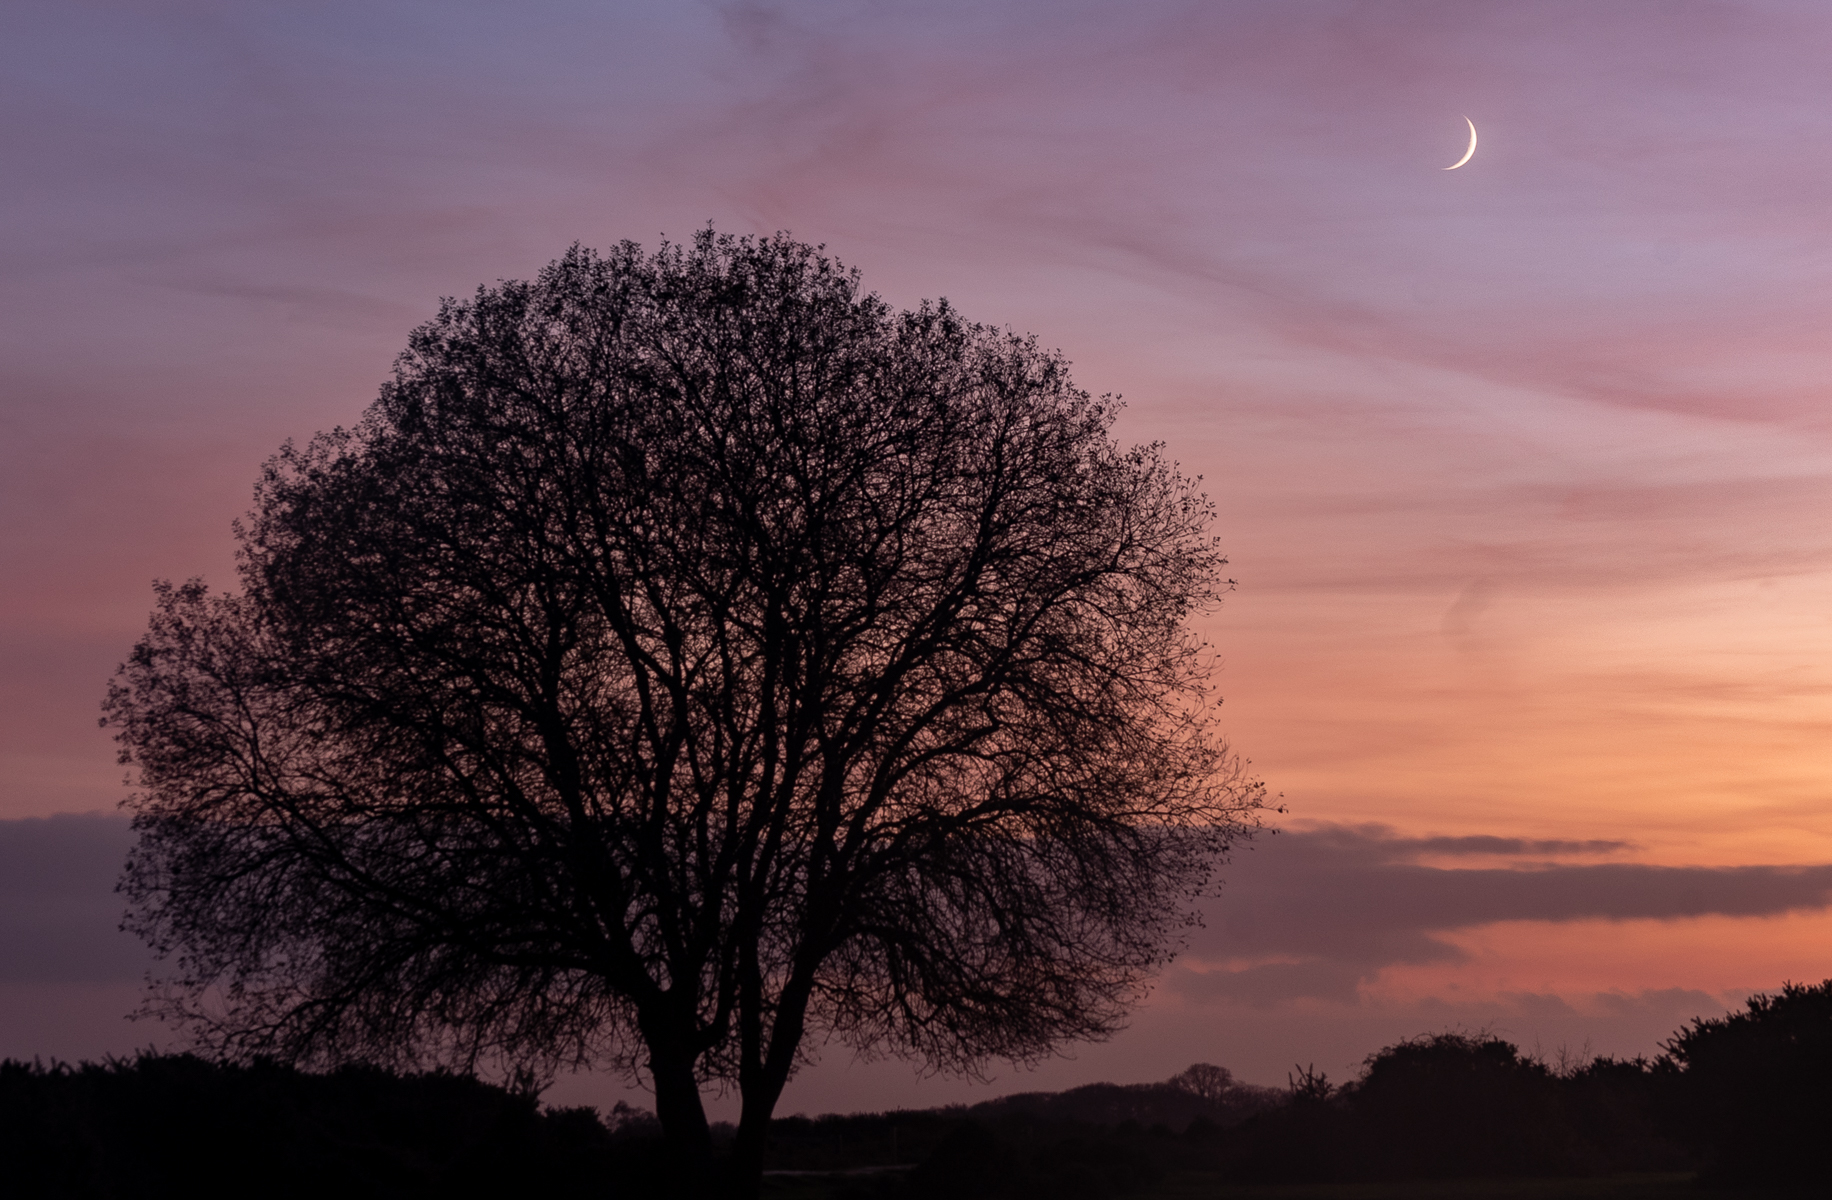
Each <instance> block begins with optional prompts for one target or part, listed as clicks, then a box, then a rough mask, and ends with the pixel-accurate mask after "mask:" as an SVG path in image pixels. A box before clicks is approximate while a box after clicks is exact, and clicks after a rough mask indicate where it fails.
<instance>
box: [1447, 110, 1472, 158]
mask: <svg viewBox="0 0 1832 1200" xmlns="http://www.w3.org/2000/svg"><path fill="white" fill-rule="evenodd" d="M1463 119H1464V120H1465V121H1469V149H1467V150H1465V151H1464V152H1463V157H1462V158H1459V159H1458V160H1457V161H1456V162H1454V163H1451V164H1450V165H1449V166H1448V167H1445V168H1444V169H1445V170H1446V171H1454V170H1456V169H1457V168H1458V167H1460V166H1462V165H1463V164H1464V163H1466V162H1468V161H1469V160H1470V156H1471V155H1473V154H1475V153H1476V123H1475V122H1474V121H1470V120H1469V118H1468V117H1464V118H1463Z"/></svg>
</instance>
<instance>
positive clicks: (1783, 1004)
mask: <svg viewBox="0 0 1832 1200" xmlns="http://www.w3.org/2000/svg"><path fill="white" fill-rule="evenodd" d="M1666 1049H1667V1053H1668V1054H1669V1055H1671V1056H1672V1058H1673V1060H1674V1061H1675V1062H1677V1063H1678V1064H1679V1065H1680V1066H1681V1067H1682V1068H1683V1069H1684V1070H1683V1074H1682V1075H1681V1077H1680V1085H1681V1086H1680V1088H1679V1111H1678V1113H1677V1114H1676V1116H1677V1121H1676V1124H1677V1126H1678V1128H1679V1129H1680V1131H1681V1132H1682V1133H1684V1134H1685V1135H1687V1136H1689V1137H1691V1138H1694V1139H1696V1140H1697V1141H1698V1142H1700V1143H1701V1144H1703V1145H1705V1146H1707V1147H1708V1148H1709V1157H1708V1159H1707V1164H1706V1170H1705V1172H1704V1175H1705V1178H1706V1179H1707V1180H1708V1181H1710V1182H1713V1183H1718V1184H1741V1183H1757V1184H1791V1185H1800V1186H1806V1185H1813V1184H1820V1185H1823V1184H1825V1183H1828V1182H1832V1156H1828V1154H1827V1151H1826V1143H1827V1130H1828V1129H1832V979H1828V980H1826V981H1825V982H1824V983H1820V984H1816V985H1812V986H1807V985H1803V984H1797V983H1788V984H1784V985H1782V988H1781V991H1780V992H1779V993H1778V994H1776V995H1757V996H1751V997H1750V998H1749V1000H1748V1002H1747V1003H1746V1005H1745V1007H1744V1011H1743V1012H1739V1013H1730V1014H1728V1015H1726V1016H1723V1017H1715V1018H1711V1019H1709V1020H1707V1019H1705V1018H1702V1017H1701V1018H1695V1019H1694V1020H1693V1022H1692V1024H1691V1025H1690V1027H1688V1028H1686V1029H1682V1030H1680V1031H1679V1032H1678V1033H1676V1034H1674V1035H1673V1038H1672V1039H1671V1040H1670V1041H1668V1042H1667V1043H1666Z"/></svg>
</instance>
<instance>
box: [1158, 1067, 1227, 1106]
mask: <svg viewBox="0 0 1832 1200" xmlns="http://www.w3.org/2000/svg"><path fill="white" fill-rule="evenodd" d="M1169 1083H1170V1085H1171V1086H1172V1087H1174V1088H1180V1089H1182V1090H1183V1091H1186V1092H1188V1093H1189V1094H1190V1095H1192V1096H1200V1097H1201V1098H1202V1099H1204V1100H1207V1101H1208V1102H1209V1103H1211V1104H1221V1103H1224V1102H1225V1101H1226V1100H1227V1099H1228V1096H1229V1094H1230V1093H1231V1092H1233V1091H1234V1090H1235V1088H1236V1087H1237V1086H1238V1085H1237V1084H1236V1083H1235V1082H1234V1072H1232V1071H1230V1070H1228V1069H1227V1068H1226V1067H1218V1066H1216V1065H1215V1064H1214V1063H1191V1064H1190V1066H1189V1069H1187V1070H1185V1071H1180V1072H1178V1073H1177V1074H1175V1075H1172V1076H1171V1077H1170V1079H1169Z"/></svg>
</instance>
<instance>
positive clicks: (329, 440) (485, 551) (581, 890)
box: [106, 231, 1262, 1192]
mask: <svg viewBox="0 0 1832 1200" xmlns="http://www.w3.org/2000/svg"><path fill="white" fill-rule="evenodd" d="M1113 415H1114V409H1113V406H1112V405H1111V404H1110V403H1109V402H1108V401H1105V400H1096V399H1093V398H1091V397H1089V396H1088V395H1087V394H1086V393H1084V392H1080V391H1078V390H1076V389H1075V388H1074V387H1073V386H1072V385H1071V383H1070V381H1069V378H1068V375H1067V372H1066V368H1065V363H1064V362H1063V360H1062V359H1061V358H1060V357H1059V356H1057V355H1055V354H1052V353H1048V352H1045V351H1042V350H1040V349H1039V348H1038V346H1037V345H1036V343H1035V341H1034V340H1032V339H1027V338H1021V337H1016V336H1013V335H1011V334H1009V333H1003V332H999V331H996V330H993V329H989V328H986V327H982V326H976V325H972V324H969V323H966V322H964V321H962V320H961V319H960V318H959V317H958V316H957V315H956V314H955V312H954V311H952V310H951V309H950V308H949V307H948V306H947V305H946V304H945V303H943V304H938V305H929V304H925V305H924V306H922V307H921V308H919V309H917V310H916V311H914V312H904V313H895V312H893V311H891V310H890V309H889V308H888V307H887V306H886V305H885V304H884V303H883V302H881V301H880V300H879V299H878V298H877V297H876V296H872V295H861V294H860V291H859V284H858V277H857V274H856V272H849V271H846V270H844V269H842V268H841V267H840V266H839V265H838V264H836V263H835V262H833V261H832V260H830V259H828V258H826V257H825V256H823V255H822V254H821V253H819V252H818V251H817V250H816V249H814V248H811V247H808V246H805V245H801V244H798V243H796V242H794V241H792V240H790V239H788V238H786V237H782V236H777V237H773V238H764V239H757V240H753V239H734V238H730V237H715V236H713V235H712V233H711V232H710V231H708V232H706V233H703V234H701V235H700V236H698V237H697V238H696V239H695V240H694V242H693V244H692V245H691V246H687V247H679V246H664V247H663V248H662V249H661V250H660V251H658V252H656V253H655V254H652V255H650V254H645V252H644V251H642V250H641V248H640V247H638V246H636V245H634V244H631V243H625V244H623V245H622V246H620V247H619V248H618V249H617V250H615V251H614V252H612V253H611V254H609V255H608V256H602V257H601V256H598V255H595V254H593V253H591V252H589V251H585V250H580V249H574V250H573V251H572V252H571V253H569V254H568V255H567V256H566V257H564V258H563V259H561V260H560V261H558V262H556V263H554V264H552V265H550V266H549V267H548V268H547V269H546V270H544V271H543V272H542V273H541V274H540V276H539V277H538V278H537V279H536V280H535V281H534V282H507V283H503V284H501V285H500V286H497V287H495V288H487V289H480V290H479V291H478V292H477V294H476V295H475V296H474V297H473V298H472V299H471V300H469V301H466V302H457V301H447V302H445V303H444V304H443V306H442V307H441V310H440V312H439V315H438V316H437V318H436V319H434V320H433V321H432V322H431V323H429V324H427V325H426V326H424V327H422V328H420V329H419V330H417V331H416V332H415V333H414V334H413V335H412V338H411V340H410V342H409V347H408V349H407V351H406V353H405V354H403V355H402V357H401V358H400V360H399V361H398V363H397V365H396V370H395V374H394V377H393V379H392V381H391V382H390V383H388V384H387V385H386V386H385V387H384V388H383V390H382V393H381V396H380V399H379V400H378V401H377V402H376V403H375V405H374V406H372V408H371V409H370V410H369V412H368V413H367V414H366V415H365V417H364V419H363V420H362V422H361V423H360V424H359V425H358V426H357V427H356V428H355V429H354V430H348V431H346V430H338V431H335V432H332V433H330V434H323V435H320V436H319V437H317V438H316V439H314V440H313V441H312V443H311V444H310V445H309V446H308V447H306V448H304V449H299V448H295V447H292V446H288V447H287V448H286V449H284V450H283V451H282V452H281V453H280V454H279V455H278V456H277V457H276V458H274V459H273V460H272V461H271V462H270V463H269V464H268V466H267V468H266V470H265V473H264V475H263V478H262V480H261V483H260V485H259V488H258V490H257V495H256V504H255V508H254V510H253V511H252V513H251V514H250V516H249V517H248V518H247V519H246V521H245V522H243V523H242V524H240V525H239V526H238V527H237V535H238V538H239V540H240V545H241V550H240V585H241V586H240V591H239V592H238V593H236V594H230V595H215V596H212V595H210V594H208V593H207V592H206V590H205V588H204V586H203V585H202V584H201V583H199V582H195V581H194V582H192V583H189V584H186V585H183V586H176V587H175V586H171V585H163V586H162V587H161V588H160V591H159V601H160V602H159V607H158V609H157V611H156V613H155V615H154V617H153V620H152V623H151V628H150V631H149V632H148V634H147V635H146V637H145V638H144V639H143V640H142V641H141V642H140V644H139V645H138V646H137V647H136V649H135V651H134V653H133V655H132V657H131V659H130V660H129V661H128V662H127V663H126V664H125V665H124V666H123V668H122V671H121V674H120V676H119V677H118V678H117V681H116V683H115V685H114V686H113V688H112V689H111V692H110V696H109V699H108V701H107V704H106V712H107V714H108V715H107V718H106V719H107V720H109V721H111V722H112V723H114V724H115V725H116V726H117V727H118V729H119V739H120V742H121V744H122V746H123V758H124V760H125V761H128V762H131V763H132V764H134V765H136V766H137V767H138V770H139V788H140V790H139V791H138V793H137V794H136V795H135V797H134V798H133V799H132V800H131V801H130V804H131V806H132V807H133V808H134V810H135V812H136V817H135V826H136V828H137V830H138V833H139V844H138V849H137V851H136V853H135V856H134V859H133V861H132V863H131V865H130V867H129V870H128V872H127V875H126V877H125V882H124V888H125V890H126V892H127V894H128V896H129V898H130V901H131V903H132V906H133V907H132V910H131V912H130V927H132V928H134V929H136V930H137V931H139V932H140V933H141V934H142V935H143V936H145V937H146V938H148V939H149V940H150V941H151V942H152V944H153V945H154V946H155V947H157V948H158V949H160V950H161V951H164V952H166V953H168V954H169V955H172V956H174V958H175V962H176V969H175V971H174V973H173V975H172V977H171V978H170V979H169V980H167V981H166V984H165V987H164V990H163V991H162V992H161V993H159V994H158V996H157V997H156V998H155V1001H154V1004H155V1006H156V1007H158V1008H159V1011H162V1012H164V1013H165V1014H166V1015H168V1016H170V1017H172V1018H175V1019H182V1020H185V1021H188V1022H189V1023H190V1026H191V1028H192V1030H193V1033H194V1034H195V1036H196V1037H197V1038H198V1040H199V1041H200V1043H201V1044H203V1045H205V1046H207V1047H209V1048H211V1049H213V1050H214V1051H215V1052H217V1053H220V1054H223V1055H227V1056H230V1057H232V1058H244V1059H245V1058H248V1057H250V1056H255V1055H276V1056H280V1057H283V1058H285V1059H288V1060H290V1061H296V1062H304V1063H312V1062H338V1061H346V1060H366V1061H379V1062H383V1063H390V1064H399V1065H412V1064H422V1063H427V1062H443V1063H452V1064H457V1065H459V1066H463V1067H475V1066H477V1065H478V1064H479V1063H481V1062H484V1061H487V1060H498V1061H500V1062H502V1063H504V1064H507V1065H508V1066H510V1067H514V1068H520V1069H524V1070H533V1071H537V1072H541V1071H551V1070H553V1069H556V1068H557V1067H560V1066H565V1065H580V1064H588V1063H598V1064H610V1065H613V1066H620V1067H622V1068H624V1069H626V1070H630V1071H639V1072H644V1073H646V1075H647V1077H648V1080H649V1081H650V1083H651V1084H652V1086H653V1088H654V1092H655V1097H656V1110H657V1114H658V1116H659V1117H660V1119H661V1121H662V1124H663V1127H664V1129H665V1131H666V1134H667V1137H668V1138H669V1140H670V1141H671V1142H672V1143H673V1144H674V1145H675V1146H676V1147H677V1148H678V1149H679V1150H680V1151H681V1152H682V1153H683V1154H685V1155H687V1156H688V1157H690V1158H698V1159H700V1160H704V1159H705V1157H706V1156H707V1154H708V1153H709V1148H710V1143H709V1140H708V1130H707V1123H706V1117H705V1114H704V1110H703V1108H702V1105H701V1099H700V1090H699V1089H700V1087H701V1085H702V1084H704V1083H707V1082H716V1083H718V1084H721V1085H735V1086H736V1088H737V1090H738V1091H739V1093H740V1095H741V1097H742V1103H743V1107H742V1117H741V1120H740V1123H739V1127H738V1133H737V1138H736V1142H735V1144H734V1149H733V1151H732V1155H731V1159H730V1164H729V1167H728V1169H729V1173H730V1180H731V1186H732V1187H733V1188H734V1189H735V1190H737V1191H740V1192H743V1191H748V1190H754V1189H755V1187H756V1182H757V1178H758V1176H757V1173H758V1171H760V1169H761V1154H762V1149H763V1144H764V1136H765V1132H766V1130H767V1124H768V1119H769V1115H770V1113H771V1111H772V1109H773V1107H774V1105H775V1103H776V1101H777V1098H778V1097H779V1095H780V1094H781V1091H782V1088H783V1086H784V1084H785V1082H786V1081H787V1080H788V1079H789V1077H790V1075H791V1074H792V1072H793V1071H794V1069H795V1068H796V1066H797V1065H798V1063H799V1062H800V1061H801V1059H802V1056H803V1055H804V1054H805V1052H806V1051H805V1047H806V1046H808V1045H809V1044H810V1039H816V1040H821V1039H827V1038H837V1039H839V1040H841V1041H842V1042H845V1043H849V1044H851V1045H853V1046H856V1047H860V1048H864V1049H868V1050H872V1051H876V1052H888V1053H894V1054H900V1055H909V1056H914V1057H918V1058H920V1059H922V1060H924V1061H925V1062H927V1063H928V1064H930V1065H931V1066H933V1067H936V1068H939V1069H964V1068H971V1067H973V1066H974V1065H975V1064H978V1063H982V1062H985V1061H987V1060H989V1059H993V1058H1006V1059H1020V1060H1021V1059H1029V1058H1034V1057H1036V1056H1039V1055H1042V1054H1045V1053H1047V1052H1049V1051H1050V1050H1051V1048H1052V1047H1055V1046H1057V1045H1059V1044H1060V1043H1062V1042H1063V1041H1064V1040H1065V1039H1078V1038H1094V1037H1100V1036H1102V1035H1103V1034H1106V1033H1108V1032H1110V1031H1111V1030H1113V1029H1114V1028H1115V1027H1116V1023H1117V1022H1118V1020H1119V1019H1120V1017H1121V1015H1122V1014H1123V1012H1124V1010H1125V1008H1126V1006H1127V1004H1128V1003H1129V1002H1130V1001H1131V1000H1132V999H1133V998H1134V997H1135V996H1136V994H1137V990H1138V988H1139V986H1140V984H1141V981H1142V979H1143V978H1144V976H1145V975H1146V973H1147V972H1149V971H1150V970H1151V969H1152V968H1153V967H1154V966H1155V965H1157V964H1160V963H1161V962H1162V960H1163V958H1164V956H1165V954H1166V951H1167V947H1168V946H1169V945H1170V943H1171V942H1172V941H1173V940H1174V937H1175V934H1176V931H1177V928H1178V927H1179V925H1180V922H1181V921H1182V915H1181V914H1182V913H1183V912H1184V911H1185V908H1184V906H1183V901H1184V900H1185V899H1186V898H1187V897H1188V896H1189V895H1190V894H1191V893H1192V892H1194V891H1196V890H1198V889H1200V888H1201V887H1202V886H1204V884H1205V881H1206V880H1207V879H1208V873H1209V871H1210V869H1211V868H1212V866H1213V865H1214V864H1215V863H1216V862H1217V861H1218V859H1219V857H1220V855H1222V854H1223V853H1224V852H1225V851H1226V849H1227V847H1228V845H1229V843H1230V841H1231V840H1233V839H1236V838H1238V837H1240V836H1243V835H1245V834H1247V833H1249V832H1250V830H1251V828H1252V826H1253V824H1254V823H1255V810H1256V809H1257V808H1259V807H1260V806H1261V803H1262V792H1261V790H1260V788H1259V786H1258V785H1257V784H1255V783H1253V782H1252V781H1251V780H1248V779H1247V778H1246V777H1245V776H1244V775H1243V774H1242V773H1241V771H1240V769H1239V767H1238V764H1237V762H1236V761H1235V760H1234V759H1232V758H1231V757H1230V756H1229V755H1228V753H1227V751H1226V748H1225V746H1223V745H1222V744H1221V743H1220V742H1219V741H1218V740H1217V739H1216V738H1215V737H1214V735H1213V734H1212V732H1211V729H1210V724H1209V718H1208V715H1207V712H1208V710H1207V709H1206V708H1205V703H1206V700H1205V695H1206V694H1205V692H1204V686H1203V685H1204V680H1205V677H1206V676H1205V672H1206V666H1205V659H1204V656H1203V651H1202V647H1201V645H1200V643H1199V642H1198V641H1197V640H1195V639H1194V637H1193V636H1192V635H1191V634H1190V632H1189V630H1188V618H1189V617H1190V616H1191V615H1192V614H1193V613H1196V612H1197V611H1199V610H1201V609H1203V608H1204V607H1205V606H1207V605H1210V604H1212V603H1213V602H1214V601H1215V599H1216V598H1217V594H1218V591H1219V589H1220V587H1221V586H1223V581H1221V580H1220V579H1219V570H1220V567H1221V566H1222V564H1223V563H1224V562H1225V560H1224V559H1223V558H1222V557H1221V556H1220V554H1219V552H1218V551H1217V548H1216V546H1215V544H1214V541H1213V539H1212V538H1211V537H1210V536H1209V534H1208V533H1207V528H1206V527H1207V524H1208V522H1209V521H1210V519H1211V510H1210V507H1209V505H1208V503H1207V501H1206V500H1205V499H1204V498H1202V497H1201V496H1200V495H1198V494H1197V493H1196V492H1195V491H1194V490H1193V487H1192V485H1191V483H1190V481H1188V480H1186V479H1184V478H1183V477H1181V476H1180V475H1179V474H1178V473H1177V471H1176V470H1175V468H1174V467H1172V466H1170V465H1169V464H1167V463H1166V462H1164V461H1163V460H1162V459H1161V458H1160V456H1159V453H1158V451H1157V450H1156V448H1154V447H1143V448H1134V449H1131V450H1125V449H1122V448H1120V447H1118V446H1116V445H1115V444H1114V443H1113V441H1112V440H1111V438H1110V436H1109V433H1108V430H1109V427H1110V424H1111V421H1112V418H1113Z"/></svg>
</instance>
